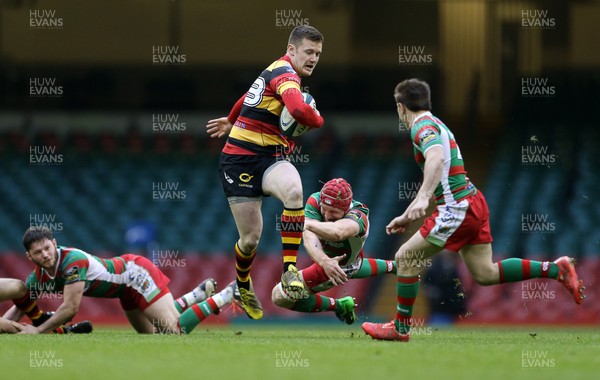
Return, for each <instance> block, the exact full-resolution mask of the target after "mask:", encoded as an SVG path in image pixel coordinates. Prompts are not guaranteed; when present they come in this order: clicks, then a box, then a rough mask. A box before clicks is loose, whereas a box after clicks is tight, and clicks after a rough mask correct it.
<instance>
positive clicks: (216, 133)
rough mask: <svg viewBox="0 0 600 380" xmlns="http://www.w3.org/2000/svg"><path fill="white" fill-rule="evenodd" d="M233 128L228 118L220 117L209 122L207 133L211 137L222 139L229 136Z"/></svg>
mask: <svg viewBox="0 0 600 380" xmlns="http://www.w3.org/2000/svg"><path fill="white" fill-rule="evenodd" d="M232 127H233V125H232V124H231V123H230V122H229V120H228V119H227V118H226V117H220V118H218V119H212V120H209V121H208V124H206V133H208V134H209V135H210V137H213V138H214V137H216V138H220V137H223V136H225V135H227V134H229V131H231V128H232Z"/></svg>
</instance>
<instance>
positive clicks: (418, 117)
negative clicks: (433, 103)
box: [412, 111, 433, 125]
mask: <svg viewBox="0 0 600 380" xmlns="http://www.w3.org/2000/svg"><path fill="white" fill-rule="evenodd" d="M425 116H433V114H432V113H431V111H427V112H423V113H422V114H420V115H419V116H417V117H415V118H414V119H413V121H412V122H413V125H414V124H415V122H416V121H417V120H419V119H420V118H422V117H425Z"/></svg>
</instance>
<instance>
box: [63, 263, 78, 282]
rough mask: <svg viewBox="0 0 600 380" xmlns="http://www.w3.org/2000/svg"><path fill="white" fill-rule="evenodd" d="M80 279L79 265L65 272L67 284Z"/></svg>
mask: <svg viewBox="0 0 600 380" xmlns="http://www.w3.org/2000/svg"><path fill="white" fill-rule="evenodd" d="M78 280H79V268H78V267H77V266H74V267H71V268H69V270H68V271H67V272H66V273H65V281H66V283H67V284H70V283H72V282H75V281H78Z"/></svg>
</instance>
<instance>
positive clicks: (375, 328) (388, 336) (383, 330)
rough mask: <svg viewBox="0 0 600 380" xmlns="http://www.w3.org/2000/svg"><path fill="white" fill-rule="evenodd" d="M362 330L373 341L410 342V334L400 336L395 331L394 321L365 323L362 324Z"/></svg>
mask: <svg viewBox="0 0 600 380" xmlns="http://www.w3.org/2000/svg"><path fill="white" fill-rule="evenodd" d="M362 329H363V330H364V332H365V333H367V335H370V336H371V338H373V339H378V340H396V341H399V342H408V341H409V340H410V333H408V334H400V333H399V332H398V331H396V325H395V324H394V321H391V322H387V323H370V322H365V323H363V324H362Z"/></svg>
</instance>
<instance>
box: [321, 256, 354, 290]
mask: <svg viewBox="0 0 600 380" xmlns="http://www.w3.org/2000/svg"><path fill="white" fill-rule="evenodd" d="M345 257H346V255H341V256H336V257H328V258H327V259H325V260H323V262H321V264H320V265H321V267H322V268H323V270H324V271H325V274H326V275H327V277H328V278H329V280H330V281H331V283H332V284H333V285H334V286H337V285H341V284H343V283H344V282H346V281H348V276H347V275H346V273H345V272H344V271H343V270H342V268H341V267H340V261H341V260H343V259H344V258H345Z"/></svg>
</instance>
